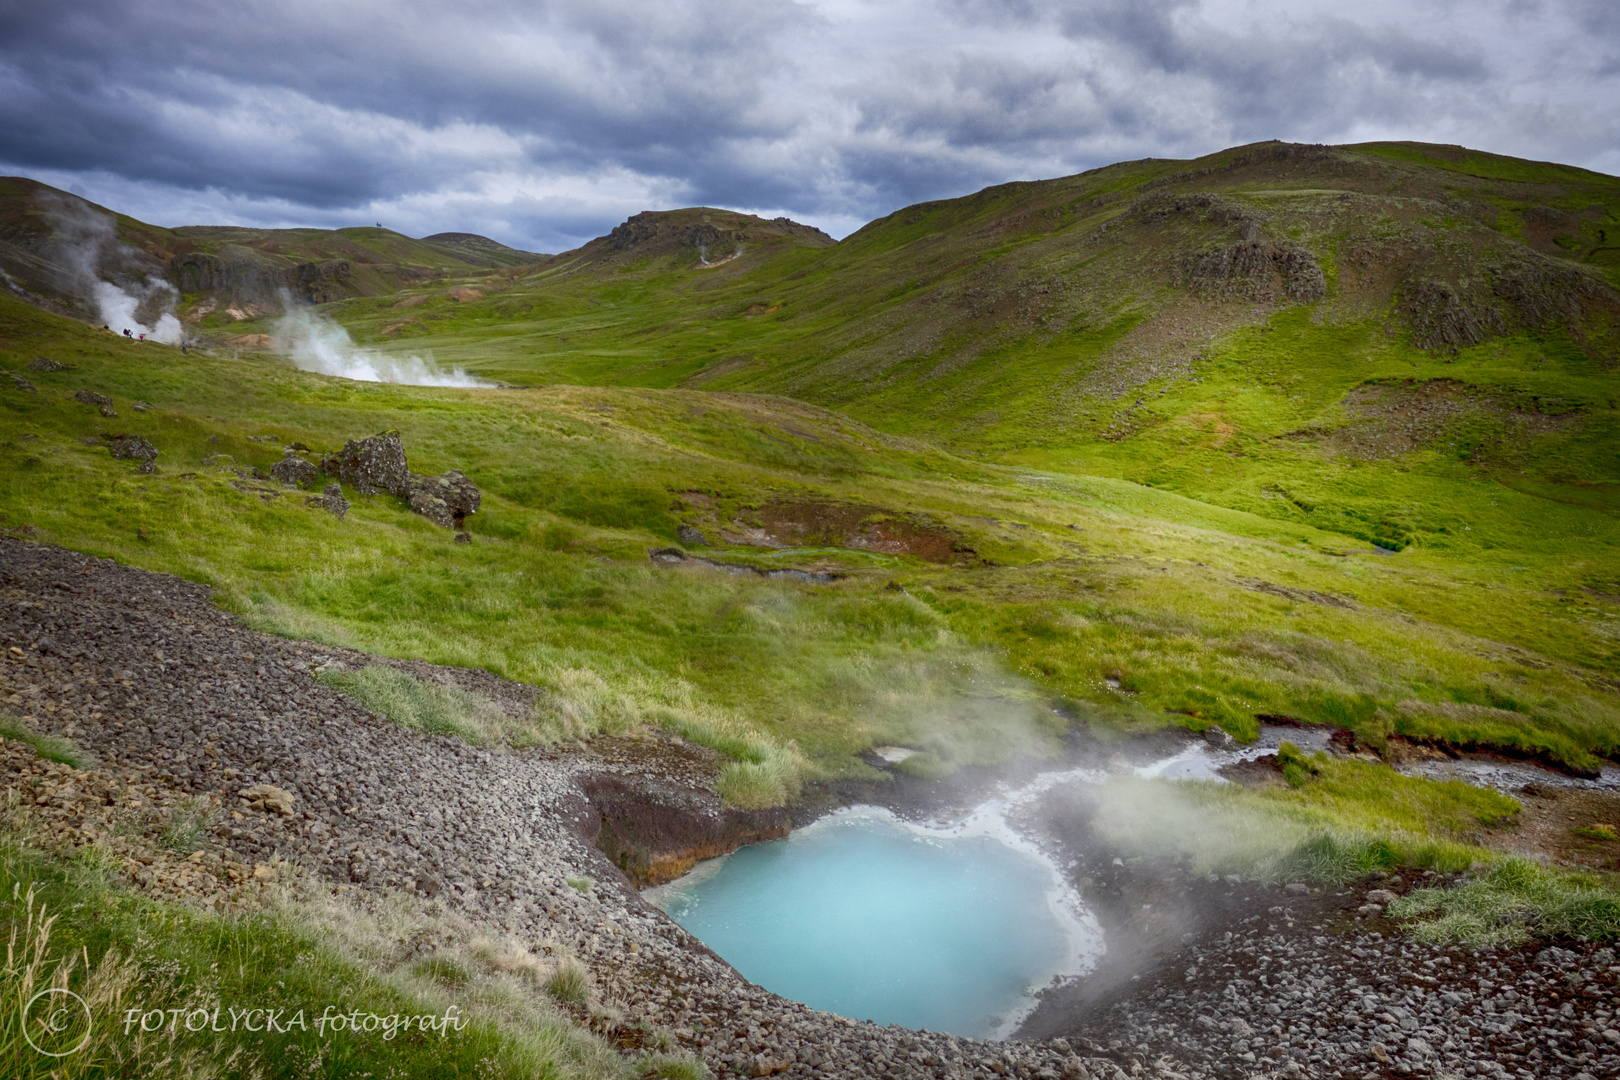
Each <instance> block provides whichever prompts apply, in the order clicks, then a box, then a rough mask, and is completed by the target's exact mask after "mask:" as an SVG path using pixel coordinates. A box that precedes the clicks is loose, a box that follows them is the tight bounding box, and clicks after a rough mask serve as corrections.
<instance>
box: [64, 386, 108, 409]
mask: <svg viewBox="0 0 1620 1080" xmlns="http://www.w3.org/2000/svg"><path fill="white" fill-rule="evenodd" d="M73 400H74V401H77V402H80V403H82V404H84V405H109V406H110V405H111V404H112V398H110V397H108V396H107V395H106V394H98V393H96V392H95V391H94V390H80V391H78V392H77V393H75V394H74V395H73Z"/></svg>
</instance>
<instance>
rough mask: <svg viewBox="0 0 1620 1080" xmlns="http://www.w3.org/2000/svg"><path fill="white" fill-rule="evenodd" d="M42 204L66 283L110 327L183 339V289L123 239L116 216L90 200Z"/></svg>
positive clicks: (167, 339)
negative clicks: (178, 313) (179, 306)
mask: <svg viewBox="0 0 1620 1080" xmlns="http://www.w3.org/2000/svg"><path fill="white" fill-rule="evenodd" d="M41 203H42V205H43V208H44V210H45V215H46V217H47V218H49V219H50V222H51V225H52V227H53V230H54V236H53V247H54V249H55V256H56V258H55V262H56V263H57V265H59V266H61V267H62V268H63V272H64V273H65V274H66V276H67V278H68V280H67V282H66V284H67V285H68V287H69V288H71V289H72V290H73V291H74V292H77V293H78V294H79V296H80V297H82V298H83V299H84V300H85V301H86V302H87V303H89V304H91V305H93V306H94V307H95V309H96V314H97V315H98V316H99V317H100V318H101V321H102V322H103V323H104V324H105V325H106V326H107V328H108V329H110V330H112V331H113V332H115V333H118V334H122V333H123V332H124V331H126V330H127V331H129V332H130V334H132V335H141V336H145V337H148V338H151V339H152V340H154V341H161V342H163V343H164V344H165V345H178V344H180V342H181V340H182V339H183V338H184V337H185V331H184V329H183V328H182V327H181V325H180V320H179V319H177V318H175V315H174V309H175V304H176V303H177V302H178V301H179V299H180V293H179V291H178V290H177V289H175V287H174V286H173V285H170V284H169V283H168V282H167V281H164V280H163V277H162V275H161V267H160V266H159V265H158V264H157V263H156V262H155V260H153V259H152V258H151V257H150V256H148V255H146V254H145V253H143V252H140V251H137V250H136V249H134V248H132V247H130V246H129V245H128V244H125V243H123V242H122V241H120V240H119V239H118V231H117V228H116V226H115V224H114V222H113V219H112V218H111V217H109V216H108V215H106V214H103V213H100V212H99V211H97V210H96V209H95V208H93V207H92V206H90V204H89V203H86V202H84V201H83V200H81V199H72V198H60V197H55V196H53V197H49V198H45V199H42V200H41Z"/></svg>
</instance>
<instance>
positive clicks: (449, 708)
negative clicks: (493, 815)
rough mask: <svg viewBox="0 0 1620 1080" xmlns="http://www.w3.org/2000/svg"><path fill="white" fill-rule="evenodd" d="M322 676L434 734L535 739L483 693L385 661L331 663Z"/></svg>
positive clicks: (478, 742)
mask: <svg viewBox="0 0 1620 1080" xmlns="http://www.w3.org/2000/svg"><path fill="white" fill-rule="evenodd" d="M317 679H318V680H319V681H320V682H321V683H322V684H323V685H325V686H330V687H331V688H332V689H334V690H340V691H342V692H343V693H345V694H348V695H349V696H350V697H352V698H354V699H355V700H356V701H358V702H360V704H362V705H364V706H365V707H366V708H368V709H370V710H372V711H373V712H379V713H382V714H383V715H384V716H386V717H388V718H389V719H390V720H393V721H394V722H396V723H399V724H404V725H405V726H406V727H408V728H414V729H415V730H417V731H425V732H427V733H428V734H430V735H449V736H451V737H452V738H457V739H461V740H462V741H463V742H468V743H472V744H473V745H475V746H494V745H500V744H503V743H511V744H513V745H524V744H526V743H529V742H533V741H534V739H535V735H536V732H535V730H534V728H533V726H532V725H529V724H524V723H520V722H517V721H514V720H512V719H511V718H510V717H508V716H507V714H506V712H505V711H504V710H503V709H502V708H501V707H500V706H499V705H497V704H495V703H494V702H493V701H491V700H489V699H488V698H486V697H484V696H483V695H481V694H473V693H468V692H467V691H465V690H461V689H459V688H457V687H454V686H440V685H438V684H436V683H426V682H422V681H421V680H420V679H417V678H415V677H413V676H412V675H410V674H409V673H407V672H404V671H399V670H398V669H396V668H391V667H388V666H386V665H383V664H372V665H370V666H368V667H363V668H361V669H360V670H358V671H348V670H344V671H337V670H333V669H330V668H329V669H327V670H325V671H323V672H321V673H320V675H318V676H317Z"/></svg>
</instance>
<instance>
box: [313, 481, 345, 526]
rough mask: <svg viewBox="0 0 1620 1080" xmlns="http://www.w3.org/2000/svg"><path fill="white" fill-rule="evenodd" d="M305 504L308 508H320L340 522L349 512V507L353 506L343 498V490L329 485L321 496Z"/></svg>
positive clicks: (340, 487) (334, 485) (314, 497)
mask: <svg viewBox="0 0 1620 1080" xmlns="http://www.w3.org/2000/svg"><path fill="white" fill-rule="evenodd" d="M304 503H305V505H306V506H318V507H320V508H321V509H323V510H325V511H326V512H327V513H329V514H331V515H332V516H334V517H336V518H337V519H338V520H339V521H342V520H343V515H344V514H347V513H348V512H349V507H350V505H352V504H351V503H350V502H349V500H348V499H345V498H344V497H343V488H342V486H341V485H338V484H327V485H326V490H324V491H322V492H321V493H320V494H319V495H315V496H312V497H311V498H309V499H306V500H305V501H304Z"/></svg>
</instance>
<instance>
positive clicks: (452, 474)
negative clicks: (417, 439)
mask: <svg viewBox="0 0 1620 1080" xmlns="http://www.w3.org/2000/svg"><path fill="white" fill-rule="evenodd" d="M302 452H303V451H302V450H300V448H298V447H297V446H289V447H287V449H286V454H285V456H284V457H283V458H282V459H281V460H280V461H278V462H277V463H276V464H275V465H274V466H272V467H271V469H270V475H271V477H272V478H273V479H275V480H278V481H280V482H281V483H283V484H290V485H292V486H293V487H299V488H311V487H313V486H314V485H315V484H316V483H317V482H319V481H320V479H321V478H322V477H323V476H324V477H331V478H334V479H336V480H337V481H339V482H340V483H342V484H348V485H349V486H350V487H352V488H353V489H354V490H355V491H357V492H359V493H360V494H362V495H379V494H388V495H393V496H396V497H397V498H400V499H403V500H405V501H406V502H407V503H408V504H409V505H410V508H411V509H412V510H413V511H415V512H416V513H418V514H421V515H422V516H423V517H425V518H427V519H428V520H429V521H431V522H433V523H434V524H435V525H439V526H441V527H443V528H446V529H451V528H453V529H458V530H459V529H460V528H461V526H462V524H463V523H464V522H465V520H466V519H467V518H469V517H471V516H472V515H473V514H476V513H477V512H478V506H479V504H480V502H482V500H483V496H482V494H481V493H480V492H479V490H478V489H477V488H476V487H474V486H473V483H472V481H470V480H468V479H467V478H466V476H464V475H462V474H461V473H460V472H458V471H457V470H455V469H451V470H450V471H449V472H446V473H443V474H442V475H439V476H421V475H418V474H417V473H413V472H411V470H410V466H409V464H408V463H407V462H406V460H405V441H404V440H403V439H401V438H400V435H399V432H397V431H384V432H381V433H380V434H377V435H373V436H371V437H370V438H368V439H352V440H350V441H349V442H347V443H345V444H344V445H343V449H342V450H339V451H338V452H337V453H335V454H326V455H325V456H323V457H322V458H321V459H320V464H318V465H317V464H316V463H315V462H313V461H311V460H309V459H308V458H306V457H302V456H300V455H301V453H302ZM334 488H337V490H336V491H334V490H333V489H334ZM310 503H311V505H316V504H319V505H321V506H323V507H325V508H326V509H328V510H330V511H331V512H332V513H334V514H336V515H337V516H338V517H340V518H341V517H342V516H343V514H344V512H345V511H347V510H348V508H349V504H348V503H347V502H345V501H344V500H343V492H342V489H341V487H339V486H338V485H337V484H330V483H329V484H327V486H326V489H325V491H324V492H323V493H322V495H320V496H319V497H317V498H314V499H311V500H310Z"/></svg>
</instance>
